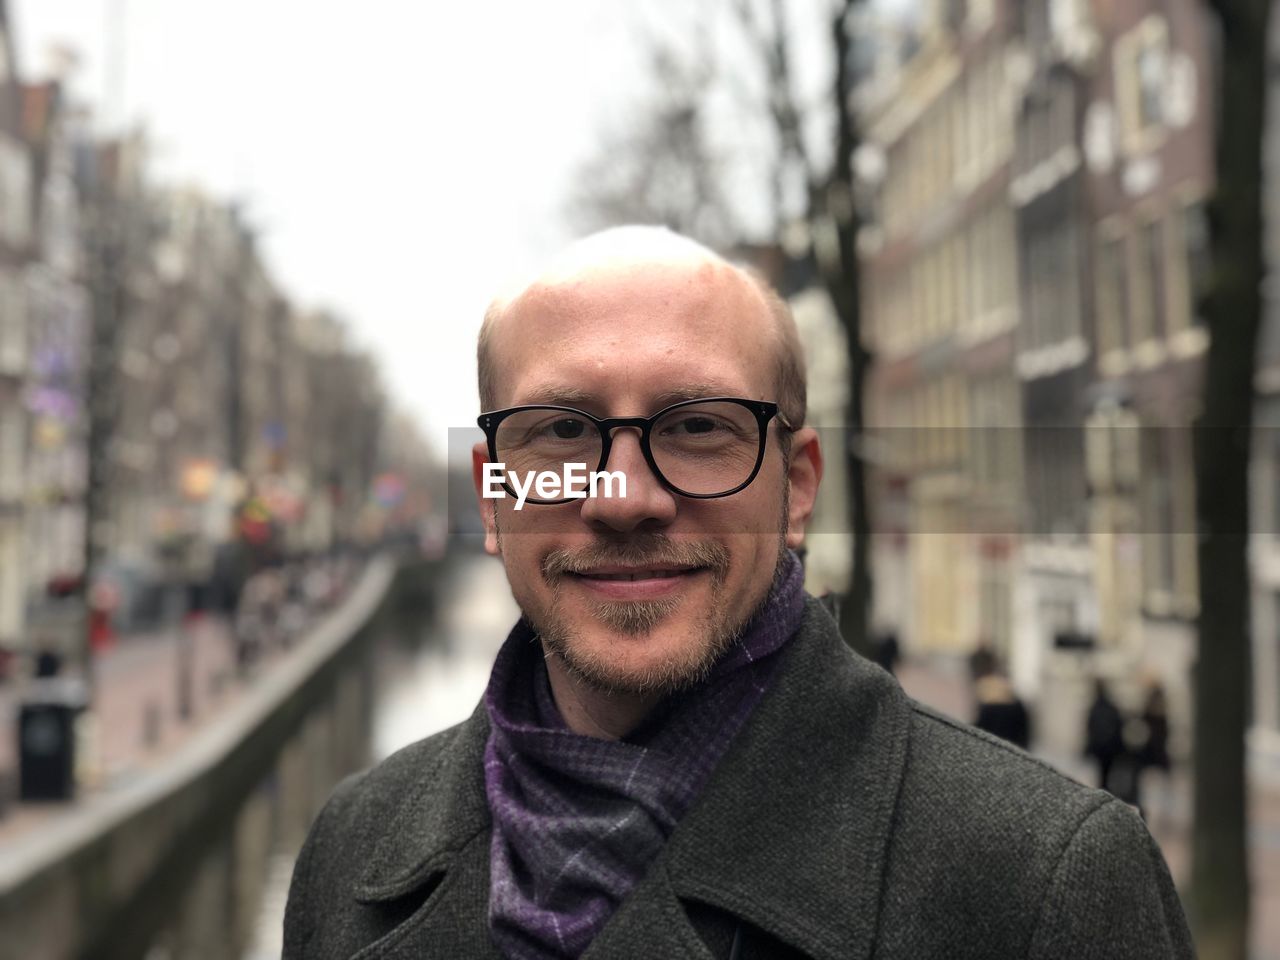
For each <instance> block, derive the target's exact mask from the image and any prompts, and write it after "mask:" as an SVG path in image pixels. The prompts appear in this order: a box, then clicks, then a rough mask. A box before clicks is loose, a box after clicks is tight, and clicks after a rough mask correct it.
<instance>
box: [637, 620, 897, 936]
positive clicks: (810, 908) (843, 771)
mask: <svg viewBox="0 0 1280 960" xmlns="http://www.w3.org/2000/svg"><path fill="white" fill-rule="evenodd" d="M784 656H785V657H786V660H785V661H784V662H783V664H782V665H781V667H780V669H779V672H778V675H777V677H776V680H775V685H774V688H773V689H772V691H771V692H770V694H769V695H768V696H766V697H765V698H764V700H763V701H762V702H761V703H760V705H759V707H758V708H757V709H756V712H755V714H754V715H753V716H752V718H751V720H750V721H749V722H748V724H747V726H746V727H744V729H743V731H742V732H741V733H740V734H739V736H738V739H737V741H736V742H735V743H734V745H733V746H732V747H731V748H730V751H729V753H728V754H726V756H725V758H724V760H723V761H722V762H721V764H720V766H719V767H718V768H717V769H716V772H715V773H714V774H713V775H712V779H711V781H710V782H709V783H708V785H707V789H706V791H705V792H704V794H703V796H702V797H701V798H700V799H699V801H698V803H697V804H695V806H694V807H693V809H692V810H690V811H689V813H688V815H687V816H686V817H685V819H684V820H683V821H682V822H681V824H680V825H679V827H677V829H676V831H675V833H674V834H673V835H672V838H671V840H670V842H669V843H668V845H667V849H666V850H665V851H664V855H663V857H662V859H661V860H660V861H659V862H660V863H661V864H662V865H663V866H664V868H665V870H666V871H667V873H668V874H669V876H670V883H671V887H672V889H673V891H674V893H675V895H676V896H678V897H680V898H683V899H689V900H696V901H699V902H701V903H705V904H709V905H711V906H713V907H717V908H719V909H721V910H723V911H725V912H727V913H729V914H732V915H734V916H737V917H739V918H741V919H742V920H745V921H746V922H747V923H749V924H751V925H752V926H755V927H758V928H760V929H762V930H764V931H767V932H768V933H769V934H771V935H772V936H774V937H776V938H778V939H779V940H781V941H783V942H785V943H788V944H790V945H792V946H794V947H796V948H798V949H799V950H801V951H803V952H804V953H806V954H808V955H810V956H813V957H818V958H831V960H835V958H841V960H850V958H862V957H869V956H870V954H871V950H872V946H873V943H874V940H875V934H876V923H877V915H878V910H879V901H880V892H881V886H882V883H883V877H884V872H885V861H886V854H887V848H888V841H889V828H890V823H891V820H892V817H893V811H894V807H895V804H896V801H897V795H898V789H899V786H900V784H901V782H902V777H903V774H904V770H905V765H906V754H907V740H908V735H909V729H910V716H911V711H910V705H909V702H908V700H907V699H906V696H905V695H904V694H903V693H902V691H901V689H900V688H899V687H898V685H897V683H896V682H895V681H894V680H893V679H892V678H891V677H890V676H889V675H888V674H886V673H884V672H883V671H882V670H880V669H879V668H877V667H875V666H873V665H871V664H870V663H868V662H867V661H866V660H864V659H862V658H860V657H857V656H856V655H854V654H853V653H852V652H851V651H850V650H849V649H848V648H847V647H846V646H845V644H844V642H843V640H842V639H841V637H840V635H839V632H838V630H837V628H836V626H835V624H834V622H832V620H831V618H830V617H829V616H828V615H827V613H826V611H825V610H823V609H822V607H821V605H820V604H819V603H818V602H817V601H815V600H813V599H812V598H809V599H807V600H806V609H805V618H804V621H803V623H802V625H801V628H800V630H799V632H798V633H797V635H796V637H795V639H794V640H793V641H792V643H791V644H789V645H788V649H787V650H786V652H785V653H784ZM617 919H619V920H622V919H623V918H622V917H621V916H619V917H618V918H617Z"/></svg>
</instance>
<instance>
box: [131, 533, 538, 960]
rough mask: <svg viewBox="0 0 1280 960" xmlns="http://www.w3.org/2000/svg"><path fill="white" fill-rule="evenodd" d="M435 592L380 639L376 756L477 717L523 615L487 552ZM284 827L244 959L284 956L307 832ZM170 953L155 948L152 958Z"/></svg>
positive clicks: (458, 567) (457, 567) (452, 572)
mask: <svg viewBox="0 0 1280 960" xmlns="http://www.w3.org/2000/svg"><path fill="white" fill-rule="evenodd" d="M436 598H437V600H436V604H435V610H434V615H433V616H431V617H430V618H428V619H426V621H425V622H422V623H418V624H412V623H404V624H401V628H402V629H408V630H412V631H415V633H414V635H411V636H406V635H404V634H401V635H399V636H396V635H388V636H383V637H380V638H379V641H378V652H377V658H376V663H375V670H376V676H377V682H376V691H375V699H374V705H373V722H372V725H371V732H370V740H371V742H370V744H369V749H370V754H371V758H372V759H373V760H374V761H375V762H376V761H377V760H381V759H383V758H385V757H387V756H389V755H391V754H392V753H394V752H395V751H396V750H399V749H400V748H401V747H404V746H407V745H408V744H410V743H413V742H414V741H416V740H420V739H422V738H423V737H426V736H429V735H431V734H432V733H436V732H437V731H439V730H443V729H445V728H446V727H449V726H452V725H453V724H455V723H458V722H460V721H462V720H465V719H466V718H467V717H468V716H470V714H471V711H472V710H474V709H475V706H476V703H477V702H478V701H479V699H480V696H481V694H482V693H483V692H484V687H485V684H486V683H487V682H488V679H489V669H490V667H491V666H492V665H493V659H494V656H495V655H496V654H497V652H498V647H499V646H501V644H502V641H503V640H504V639H506V635H507V631H508V630H509V629H510V628H511V625H512V624H513V623H514V622H515V619H516V616H517V614H518V611H517V608H516V605H515V602H514V601H513V600H512V599H511V591H510V589H509V588H508V587H507V582H506V576H505V574H504V573H503V570H502V564H501V563H500V562H499V561H497V560H495V559H493V558H491V557H487V556H481V555H464V556H463V557H461V558H460V559H459V560H458V561H457V562H456V563H455V564H453V565H452V566H451V567H450V568H449V570H448V571H447V572H446V573H445V574H444V580H443V582H442V583H441V584H440V585H439V588H438V589H437V590H436ZM392 633H393V634H394V631H393V632H392ZM278 832H279V833H280V834H281V835H280V836H277V837H275V838H274V839H273V843H272V851H271V853H270V855H269V856H268V857H267V859H266V872H265V877H264V878H263V880H262V881H261V894H260V896H259V897H258V901H259V903H258V908H257V916H256V920H255V922H254V925H253V931H252V936H251V939H250V942H249V944H248V946H247V948H246V949H245V951H244V953H243V954H242V957H243V960H279V957H280V954H281V949H282V943H281V935H282V929H283V923H284V907H285V900H286V897H287V895H288V890H289V879H290V877H291V875H292V872H293V863H294V859H295V858H296V856H297V852H298V848H299V846H300V844H301V836H302V834H301V831H299V830H296V829H295V830H290V829H283V830H280V831H278ZM167 955H168V954H160V953H155V952H153V955H152V956H150V957H149V958H148V960H162V957H163V956H167Z"/></svg>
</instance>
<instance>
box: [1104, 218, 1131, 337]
mask: <svg viewBox="0 0 1280 960" xmlns="http://www.w3.org/2000/svg"><path fill="white" fill-rule="evenodd" d="M1124 248H1125V243H1124V236H1123V235H1116V236H1102V237H1100V238H1099V241H1098V262H1097V267H1096V270H1097V288H1098V289H1097V295H1098V304H1097V314H1098V331H1097V336H1098V355H1099V356H1106V355H1107V354H1109V353H1113V352H1117V351H1122V350H1125V349H1127V348H1128V347H1129V346H1130V343H1131V340H1130V337H1129V332H1128V306H1129V272H1128V270H1127V269H1126V264H1125V249H1124Z"/></svg>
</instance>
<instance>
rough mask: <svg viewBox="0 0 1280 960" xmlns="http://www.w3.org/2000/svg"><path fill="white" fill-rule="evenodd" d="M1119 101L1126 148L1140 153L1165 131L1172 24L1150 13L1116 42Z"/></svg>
mask: <svg viewBox="0 0 1280 960" xmlns="http://www.w3.org/2000/svg"><path fill="white" fill-rule="evenodd" d="M1114 66H1115V77H1116V103H1117V105H1118V106H1119V110H1120V121H1121V129H1122V130H1123V133H1124V145H1125V149H1126V150H1127V151H1128V152H1129V153H1140V152H1143V151H1146V150H1150V149H1151V148H1152V147H1154V146H1156V145H1157V144H1158V143H1159V142H1160V139H1161V137H1162V136H1163V134H1164V121H1165V116H1164V113H1165V111H1164V98H1165V94H1166V90H1167V88H1168V85H1169V26H1168V23H1167V22H1166V21H1165V20H1164V18H1163V17H1160V16H1158V15H1155V14H1153V15H1151V16H1149V17H1147V18H1146V19H1145V20H1143V21H1142V22H1141V23H1139V24H1138V25H1137V26H1136V27H1134V28H1133V29H1132V30H1130V31H1129V32H1128V33H1127V34H1125V35H1124V36H1122V37H1120V38H1119V39H1118V40H1117V41H1116V44H1115V64H1114Z"/></svg>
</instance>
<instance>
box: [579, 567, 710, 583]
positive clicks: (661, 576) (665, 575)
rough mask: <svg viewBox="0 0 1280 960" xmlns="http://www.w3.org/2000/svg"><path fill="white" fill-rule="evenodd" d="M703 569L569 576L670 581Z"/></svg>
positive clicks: (611, 571) (600, 572)
mask: <svg viewBox="0 0 1280 960" xmlns="http://www.w3.org/2000/svg"><path fill="white" fill-rule="evenodd" d="M703 569H704V568H703V567H679V568H670V569H661V570H659V569H640V570H612V569H611V570H584V571H582V572H581V573H573V574H571V576H575V577H580V578H581V579H583V580H599V581H628V582H634V581H636V580H670V579H672V578H674V577H682V576H688V575H689V574H693V573H698V572H699V571H701V570H703Z"/></svg>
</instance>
